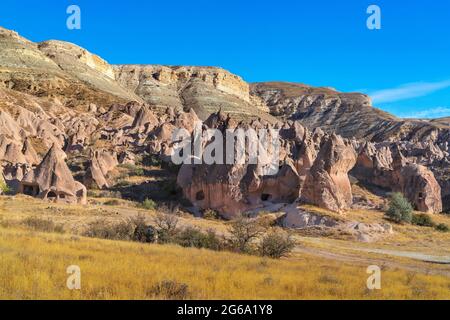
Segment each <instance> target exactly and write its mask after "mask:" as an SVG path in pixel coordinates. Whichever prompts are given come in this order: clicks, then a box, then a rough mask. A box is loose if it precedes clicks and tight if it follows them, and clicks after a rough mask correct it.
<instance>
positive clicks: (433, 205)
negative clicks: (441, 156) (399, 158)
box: [399, 164, 442, 213]
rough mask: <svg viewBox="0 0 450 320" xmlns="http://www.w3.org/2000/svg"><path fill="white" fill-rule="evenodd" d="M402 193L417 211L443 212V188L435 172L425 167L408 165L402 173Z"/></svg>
mask: <svg viewBox="0 0 450 320" xmlns="http://www.w3.org/2000/svg"><path fill="white" fill-rule="evenodd" d="M399 182H400V183H399V185H400V191H401V192H402V193H403V194H404V195H405V197H406V198H407V199H408V200H409V201H411V203H413V204H414V206H415V207H416V209H417V210H419V211H423V212H427V213H440V212H442V198H441V187H440V186H439V184H438V182H437V181H436V179H435V177H434V174H433V172H431V170H429V169H427V168H426V167H424V166H421V165H417V164H408V165H406V166H404V167H403V168H402V169H401V171H400V181H399Z"/></svg>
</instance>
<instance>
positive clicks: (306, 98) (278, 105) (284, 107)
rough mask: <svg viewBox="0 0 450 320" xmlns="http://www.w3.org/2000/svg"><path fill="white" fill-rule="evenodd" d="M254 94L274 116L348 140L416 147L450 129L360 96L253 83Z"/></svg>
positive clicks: (290, 85)
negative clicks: (403, 143) (392, 111)
mask: <svg viewBox="0 0 450 320" xmlns="http://www.w3.org/2000/svg"><path fill="white" fill-rule="evenodd" d="M251 93H252V94H253V95H255V96H258V97H260V98H261V99H262V100H263V101H264V102H265V103H266V104H267V106H268V107H269V108H270V112H271V114H273V115H275V116H279V117H283V118H287V119H295V120H299V121H301V122H302V124H304V125H305V126H306V127H308V128H310V129H313V128H316V127H321V128H322V129H324V130H326V131H328V132H335V133H337V134H339V135H341V136H343V137H345V138H356V139H364V140H369V141H373V142H383V141H390V142H394V141H400V140H405V141H411V142H414V143H415V142H421V141H426V140H429V139H430V138H435V136H436V134H437V135H439V133H437V131H439V130H447V132H448V130H449V129H450V127H449V126H448V123H447V124H445V122H444V121H426V120H414V119H410V120H404V119H399V118H396V117H394V116H393V115H391V114H389V113H387V112H384V111H382V110H379V109H377V108H374V107H372V102H371V100H370V98H369V97H368V96H367V95H364V94H361V93H342V92H338V91H336V90H334V89H331V88H316V87H311V86H307V85H303V84H298V83H288V82H261V83H254V84H251Z"/></svg>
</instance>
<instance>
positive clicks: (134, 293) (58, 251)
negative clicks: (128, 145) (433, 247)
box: [0, 228, 450, 299]
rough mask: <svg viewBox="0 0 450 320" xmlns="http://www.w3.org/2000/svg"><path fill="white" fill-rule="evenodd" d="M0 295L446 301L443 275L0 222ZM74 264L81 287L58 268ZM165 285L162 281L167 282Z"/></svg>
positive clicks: (447, 284)
mask: <svg viewBox="0 0 450 320" xmlns="http://www.w3.org/2000/svg"><path fill="white" fill-rule="evenodd" d="M0 244H1V246H0V250H1V256H2V259H1V260H0V297H1V298H2V299H315V298H318V299H331V298H338V299H375V298H376V299H449V298H450V294H449V292H450V279H449V278H448V277H444V276H438V275H425V274H419V273H413V272H406V271H403V270H394V269H388V268H387V269H385V270H383V271H382V289H381V290H374V291H370V290H368V289H367V288H366V279H367V277H368V275H367V274H366V268H367V266H364V265H355V264H354V263H352V264H347V263H342V262H337V261H336V262H334V261H330V260H328V259H320V258H317V257H314V256H309V255H303V256H302V257H301V258H299V259H285V260H270V259H263V258H259V257H252V256H245V255H238V254H232V253H226V252H213V251H208V250H199V249H187V248H181V247H176V246H168V245H164V246H161V245H153V244H152V245H143V244H137V243H128V242H120V241H107V240H97V239H87V238H82V237H77V236H71V235H60V234H50V233H38V232H30V231H28V230H20V229H15V228H13V229H5V228H0ZM70 265H78V266H80V268H81V290H74V291H72V290H69V289H67V287H66V280H67V277H68V274H66V268H67V267H68V266H70ZM167 284H169V285H167Z"/></svg>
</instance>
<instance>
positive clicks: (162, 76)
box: [114, 65, 275, 122]
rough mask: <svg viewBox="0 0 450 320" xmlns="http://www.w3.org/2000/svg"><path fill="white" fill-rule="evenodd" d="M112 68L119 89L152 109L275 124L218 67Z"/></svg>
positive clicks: (237, 81) (243, 87) (245, 86)
mask: <svg viewBox="0 0 450 320" xmlns="http://www.w3.org/2000/svg"><path fill="white" fill-rule="evenodd" d="M114 69H115V73H116V79H117V81H118V82H119V83H120V84H121V85H122V86H124V87H126V88H128V89H129V90H131V91H132V92H134V93H136V94H137V95H139V96H140V97H142V98H143V99H144V100H145V101H146V102H147V103H149V104H150V105H152V106H156V107H160V108H167V107H173V108H175V109H179V110H182V109H187V110H188V109H191V108H192V109H194V110H195V112H196V113H197V115H198V116H199V118H201V119H202V120H206V118H207V117H208V116H209V115H210V114H211V113H213V112H217V111H218V110H219V109H221V110H222V111H223V112H225V113H228V114H230V115H231V116H232V117H235V118H236V119H249V118H250V119H251V118H255V117H261V118H264V119H266V120H268V121H272V122H273V121H275V119H274V118H272V117H271V116H270V115H268V113H267V111H268V109H267V107H266V106H265V105H264V104H263V103H262V102H261V101H260V100H259V99H258V98H256V97H250V89H249V85H248V84H247V83H246V82H244V81H243V80H242V79H241V78H240V77H238V76H236V75H233V74H231V73H229V72H228V71H226V70H223V69H221V68H213V67H169V66H157V65H124V66H114Z"/></svg>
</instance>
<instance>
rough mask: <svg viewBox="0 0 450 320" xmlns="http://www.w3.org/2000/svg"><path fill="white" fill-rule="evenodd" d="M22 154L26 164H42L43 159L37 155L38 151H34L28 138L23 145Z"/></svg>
mask: <svg viewBox="0 0 450 320" xmlns="http://www.w3.org/2000/svg"><path fill="white" fill-rule="evenodd" d="M22 153H23V155H24V157H25V162H26V163H28V164H31V165H38V164H39V163H40V162H41V158H40V157H39V156H38V154H37V153H36V150H34V147H33V145H32V144H31V142H30V139H28V138H26V139H25V142H24V143H23V148H22Z"/></svg>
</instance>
